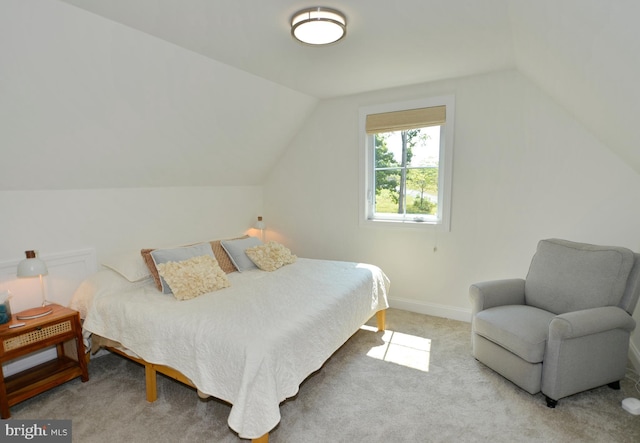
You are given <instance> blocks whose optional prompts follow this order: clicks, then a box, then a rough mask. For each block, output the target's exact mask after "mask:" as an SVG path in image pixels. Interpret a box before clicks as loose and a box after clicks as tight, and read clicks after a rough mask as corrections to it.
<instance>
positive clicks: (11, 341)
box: [2, 320, 73, 352]
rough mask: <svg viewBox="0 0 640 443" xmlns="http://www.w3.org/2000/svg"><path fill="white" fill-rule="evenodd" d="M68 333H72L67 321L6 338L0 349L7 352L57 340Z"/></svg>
mask: <svg viewBox="0 0 640 443" xmlns="http://www.w3.org/2000/svg"><path fill="white" fill-rule="evenodd" d="M70 332H73V328H72V327H71V320H67V321H65V322H62V323H58V324H55V325H51V326H46V327H43V328H39V329H34V330H33V331H29V332H27V333H25V334H21V335H17V336H15V337H10V338H7V339H5V340H3V341H2V348H3V351H4V352H9V351H12V350H14V349H19V348H22V347H23V346H29V345H32V344H34V343H38V342H41V341H44V340H47V339H50V338H53V337H55V338H57V336H59V335H61V334H68V333H70Z"/></svg>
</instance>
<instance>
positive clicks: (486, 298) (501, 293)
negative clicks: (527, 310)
mask: <svg viewBox="0 0 640 443" xmlns="http://www.w3.org/2000/svg"><path fill="white" fill-rule="evenodd" d="M469 296H470V297H471V310H472V314H473V315H475V314H477V313H478V312H480V311H483V310H485V309H489V308H493V307H495V306H504V305H523V304H524V280H523V279H521V278H512V279H505V280H491V281H485V282H480V283H475V284H473V285H471V287H470V288H469Z"/></svg>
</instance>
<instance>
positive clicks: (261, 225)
mask: <svg viewBox="0 0 640 443" xmlns="http://www.w3.org/2000/svg"><path fill="white" fill-rule="evenodd" d="M253 227H254V228H255V229H260V230H261V231H262V230H263V229H264V228H265V227H266V226H265V224H264V221H262V217H258V221H257V222H256V224H255V225H254V226H253Z"/></svg>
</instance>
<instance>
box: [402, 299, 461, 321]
mask: <svg viewBox="0 0 640 443" xmlns="http://www.w3.org/2000/svg"><path fill="white" fill-rule="evenodd" d="M389 306H391V307H392V308H396V309H402V310H405V311H411V312H417V313H418V314H425V315H433V316H435V317H443V318H450V319H452V320H459V321H464V322H467V323H468V322H470V321H471V310H470V309H462V308H458V307H455V306H447V305H438V304H435V303H425V302H419V301H416V300H408V299H403V298H389Z"/></svg>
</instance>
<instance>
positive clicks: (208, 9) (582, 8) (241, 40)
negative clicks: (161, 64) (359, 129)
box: [64, 0, 640, 172]
mask: <svg viewBox="0 0 640 443" xmlns="http://www.w3.org/2000/svg"><path fill="white" fill-rule="evenodd" d="M64 1H66V2H67V3H70V4H73V5H77V6H79V7H81V8H84V9H86V10H88V11H91V12H94V13H96V14H99V15H101V16H103V17H106V18H109V19H111V20H114V21H117V22H119V23H122V24H125V25H127V26H130V27H132V28H135V29H138V30H140V31H143V32H146V33H148V34H151V35H153V36H156V37H159V38H161V39H164V40H166V41H168V42H172V43H174V44H176V45H178V46H181V47H184V48H187V49H190V50H192V51H195V52H196V53H199V54H201V55H205V56H207V57H210V58H212V59H214V60H217V61H219V62H222V63H225V64H227V65H230V66H233V67H236V68H239V69H241V70H244V71H246V72H248V73H251V74H254V75H256V76H258V77H262V78H264V79H267V80H270V81H272V82H274V83H277V84H280V85H283V86H286V87H288V88H291V89H293V90H296V91H299V92H302V93H304V94H308V95H310V96H313V97H316V98H328V97H335V96H341V95H348V94H354V93H359V92H364V91H369V90H377V89H384V88H389V87H395V86H401V85H409V84H416V83H423V82H429V81H434V80H439V79H445V78H455V77H461V76H467V75H473V74H479V73H483V72H489V71H495V70H501V69H508V68H513V67H515V68H517V69H519V70H520V71H521V72H523V73H524V74H525V75H526V76H528V77H529V78H530V79H532V80H533V81H534V82H535V83H537V84H538V85H539V86H540V87H542V89H544V90H545V91H546V92H547V93H548V94H549V95H551V96H552V97H553V98H554V99H555V100H556V101H557V102H558V103H560V104H561V105H562V106H564V107H565V108H566V109H567V110H568V111H569V112H570V113H572V114H573V115H574V116H576V118H577V120H578V121H580V122H581V123H582V124H584V125H585V126H587V127H588V128H589V129H590V130H591V131H592V132H593V133H594V135H595V136H596V137H598V138H600V139H601V140H602V141H603V142H604V143H605V144H606V145H607V146H608V147H609V148H610V149H612V150H613V151H614V152H616V153H617V154H618V155H619V156H620V157H621V158H622V159H623V160H625V161H626V162H627V163H629V165H630V166H631V167H632V168H634V169H635V170H636V171H638V172H640V148H638V147H639V146H640V131H636V122H635V119H636V118H637V116H638V115H640V87H638V82H637V79H638V78H640V31H639V29H640V27H638V26H637V23H636V20H637V18H638V17H640V2H638V1H637V0H616V1H611V0H590V1H588V2H586V1H583V0H536V1H531V0H482V1H478V0H398V1H394V2H391V1H387V0H350V1H335V0H326V1H322V2H320V3H319V4H314V3H313V2H308V1H298V0H269V1H255V0H181V1H175V0H110V1H103V0H64ZM310 6H327V7H332V8H336V9H339V10H341V11H343V12H344V13H345V14H346V17H347V37H346V39H344V40H343V41H341V42H339V43H337V44H335V45H331V46H328V47H308V46H304V45H301V44H299V43H296V42H295V41H294V40H293V39H292V38H291V36H290V29H289V20H290V17H291V16H292V15H293V13H294V12H296V11H298V10H300V9H303V8H305V7H310Z"/></svg>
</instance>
